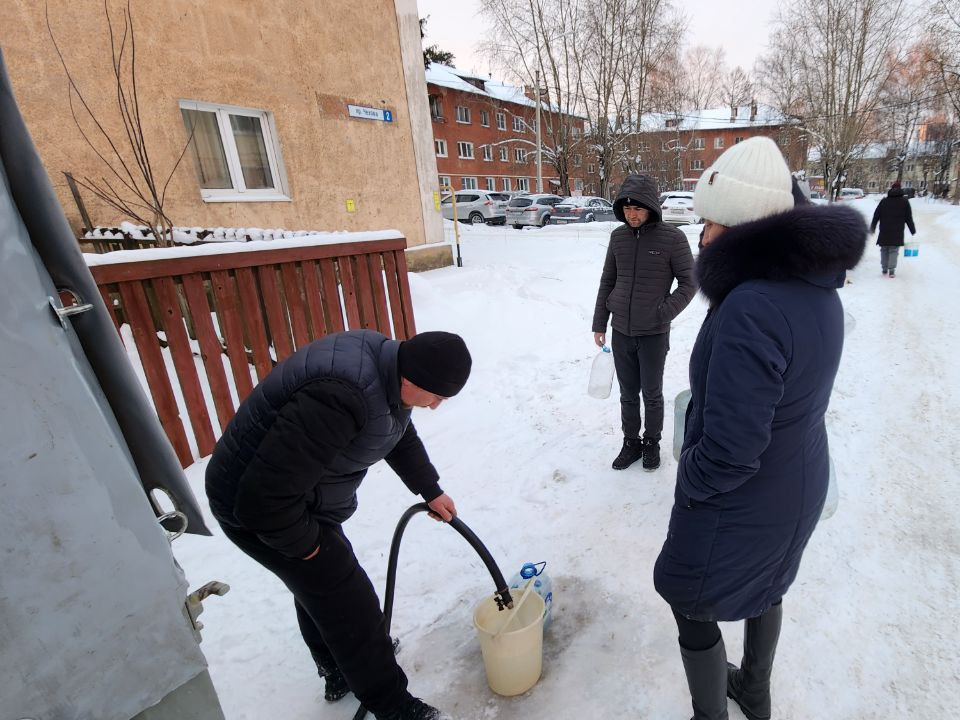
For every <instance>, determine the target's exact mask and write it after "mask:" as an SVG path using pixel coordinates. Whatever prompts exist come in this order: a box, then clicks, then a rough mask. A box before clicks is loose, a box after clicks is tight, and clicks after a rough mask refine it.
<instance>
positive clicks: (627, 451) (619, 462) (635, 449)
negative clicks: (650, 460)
mask: <svg viewBox="0 0 960 720" xmlns="http://www.w3.org/2000/svg"><path fill="white" fill-rule="evenodd" d="M642 457H643V443H641V442H640V438H624V439H623V447H622V448H620V454H619V455H617V458H616V460H614V461H613V469H614V470H626V469H627V468H628V467H630V466H631V465H633V464H634V463H635V462H636V461H637V460H639V459H640V458H642Z"/></svg>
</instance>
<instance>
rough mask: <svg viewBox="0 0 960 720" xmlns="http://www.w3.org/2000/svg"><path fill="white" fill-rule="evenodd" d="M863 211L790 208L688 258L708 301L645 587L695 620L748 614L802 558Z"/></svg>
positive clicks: (821, 467)
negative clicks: (667, 508) (668, 497)
mask: <svg viewBox="0 0 960 720" xmlns="http://www.w3.org/2000/svg"><path fill="white" fill-rule="evenodd" d="M866 234H867V229H866V225H865V223H864V220H863V218H862V217H861V216H860V214H859V213H857V212H856V211H855V210H853V209H851V208H846V207H838V206H834V207H812V206H807V207H798V208H795V209H793V210H791V211H788V212H785V213H782V214H779V215H776V216H773V217H769V218H764V219H762V220H758V221H755V222H751V223H745V224H743V225H738V226H736V227H733V228H730V229H728V230H726V231H724V232H723V234H722V235H720V236H719V237H718V238H717V239H716V240H714V241H713V242H712V243H710V245H708V246H707V247H705V248H703V250H702V251H701V253H700V257H699V258H698V260H697V275H698V279H699V282H700V288H701V290H702V292H703V293H704V295H706V297H707V299H708V300H709V301H710V310H709V312H708V314H707V317H706V319H705V320H704V323H703V326H702V327H701V329H700V334H699V336H698V337H697V341H696V344H695V346H694V349H693V352H692V354H691V357H690V389H691V393H692V397H691V400H690V405H689V407H688V409H687V418H686V430H685V436H684V444H683V451H682V454H681V456H680V462H679V467H678V470H677V483H676V490H675V494H674V506H673V511H672V513H671V516H670V527H669V531H668V534H667V539H666V542H664V545H663V549H662V550H661V552H660V556H659V558H657V563H656V567H655V569H654V583H655V585H656V588H657V592H659V593H660V595H662V596H663V598H664V599H665V600H666V601H667V602H669V603H670V605H671V606H672V607H673V608H674V609H676V610H677V611H679V612H680V613H681V614H682V615H684V616H686V617H688V618H691V619H694V620H705V621H706V620H722V621H730V620H742V619H745V618H751V617H756V616H757V615H760V614H761V613H762V612H764V611H765V610H766V609H767V608H769V607H770V606H771V605H772V604H773V603H774V602H776V601H777V600H778V599H780V598H781V597H782V596H783V595H784V593H785V592H786V591H787V589H788V588H789V587H790V585H791V583H792V582H793V580H794V578H795V577H796V575H797V571H798V569H799V567H800V557H801V555H802V554H803V550H804V548H805V547H806V544H807V541H808V540H809V539H810V535H811V534H812V533H813V530H814V528H815V527H816V524H817V520H818V519H819V517H820V511H821V510H822V508H823V502H824V499H825V497H826V490H827V479H828V455H827V434H826V429H825V427H824V413H825V412H826V410H827V404H828V402H829V399H830V393H831V390H832V389H833V381H834V377H835V376H836V373H837V368H838V366H839V363H840V353H841V350H842V347H843V308H842V306H841V304H840V298H839V296H838V294H837V288H838V287H839V286H840V285H842V283H843V278H844V273H845V271H846V270H848V269H851V268H853V267H854V266H855V265H856V264H857V262H858V261H859V260H860V257H861V255H862V254H863V251H864V244H865V241H866Z"/></svg>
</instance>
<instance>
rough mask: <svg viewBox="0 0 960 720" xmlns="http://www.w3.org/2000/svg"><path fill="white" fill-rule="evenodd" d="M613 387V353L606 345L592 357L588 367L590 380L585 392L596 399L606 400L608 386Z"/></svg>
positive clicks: (608, 391) (608, 394)
mask: <svg viewBox="0 0 960 720" xmlns="http://www.w3.org/2000/svg"><path fill="white" fill-rule="evenodd" d="M612 387H613V353H612V352H610V348H608V347H607V346H606V345H604V346H603V348H601V350H600V352H598V353H597V356H596V357H595V358H594V359H593V366H592V367H591V368H590V382H589V384H588V385H587V394H588V395H589V396H590V397H592V398H596V399H597V400H606V399H607V398H608V397H610V388H612Z"/></svg>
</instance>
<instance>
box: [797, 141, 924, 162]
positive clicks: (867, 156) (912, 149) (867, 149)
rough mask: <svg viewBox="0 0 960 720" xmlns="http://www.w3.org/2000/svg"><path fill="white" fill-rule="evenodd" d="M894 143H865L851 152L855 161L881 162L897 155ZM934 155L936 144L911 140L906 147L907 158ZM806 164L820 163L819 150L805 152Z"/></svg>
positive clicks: (813, 148)
mask: <svg viewBox="0 0 960 720" xmlns="http://www.w3.org/2000/svg"><path fill="white" fill-rule="evenodd" d="M897 152H898V151H897V146H896V144H894V143H865V144H863V145H862V146H860V147H859V148H857V149H856V150H854V152H853V155H852V157H853V159H855V160H883V159H885V158H888V157H892V156H894V155H895V154H896V153H897ZM934 153H936V143H933V142H930V141H923V142H921V141H919V140H912V141H911V142H910V143H909V144H908V145H907V157H908V158H912V157H919V156H921V155H931V154H934ZM807 162H811V163H813V162H820V148H818V147H811V148H810V149H809V150H808V151H807Z"/></svg>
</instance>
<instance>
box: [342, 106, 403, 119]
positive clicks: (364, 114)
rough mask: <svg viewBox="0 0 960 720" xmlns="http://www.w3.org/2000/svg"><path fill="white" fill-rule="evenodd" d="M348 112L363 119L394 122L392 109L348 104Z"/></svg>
mask: <svg viewBox="0 0 960 720" xmlns="http://www.w3.org/2000/svg"><path fill="white" fill-rule="evenodd" d="M347 112H348V113H349V114H350V117H355V118H360V119H362V120H380V121H381V122H393V111H392V110H381V109H380V108H371V107H363V106H361V105H347Z"/></svg>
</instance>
